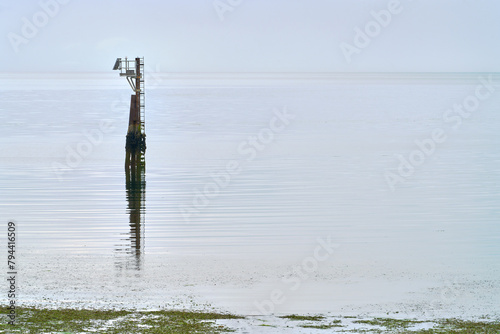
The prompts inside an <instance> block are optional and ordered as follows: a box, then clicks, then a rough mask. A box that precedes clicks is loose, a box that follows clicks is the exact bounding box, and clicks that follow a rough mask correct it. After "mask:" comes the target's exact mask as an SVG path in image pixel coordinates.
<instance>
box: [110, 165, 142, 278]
mask: <svg viewBox="0 0 500 334" xmlns="http://www.w3.org/2000/svg"><path fill="white" fill-rule="evenodd" d="M134 160H135V159H134ZM125 178H126V180H125V185H126V197H127V203H128V206H127V211H128V213H129V217H130V219H129V226H130V232H128V233H123V235H124V237H123V238H121V239H120V244H118V245H117V247H116V257H117V258H116V269H117V271H122V270H126V269H135V270H140V269H141V266H142V259H143V253H144V223H145V201H146V175H145V162H144V159H143V158H141V160H140V162H139V163H137V164H130V165H129V164H126V165H125Z"/></svg>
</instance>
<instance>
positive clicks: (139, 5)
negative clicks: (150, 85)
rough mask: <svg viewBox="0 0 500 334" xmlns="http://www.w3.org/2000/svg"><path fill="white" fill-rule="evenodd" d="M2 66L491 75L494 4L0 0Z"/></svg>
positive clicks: (499, 47) (496, 67) (496, 19)
mask: <svg viewBox="0 0 500 334" xmlns="http://www.w3.org/2000/svg"><path fill="white" fill-rule="evenodd" d="M0 32H1V42H0V50H1V53H0V55H1V60H2V61H1V62H0V71H109V70H111V67H112V66H113V63H114V61H115V59H116V58H117V57H124V56H129V57H135V56H144V57H145V59H146V64H147V65H149V66H150V67H151V68H154V69H156V70H159V71H162V72H269V71H271V72H283V71H285V72H335V71H473V72H478V71H484V72H491V71H500V1H499V0H413V1H412V0H399V1H398V0H161V1H160V0H141V1H131V0H41V1H36V0H0Z"/></svg>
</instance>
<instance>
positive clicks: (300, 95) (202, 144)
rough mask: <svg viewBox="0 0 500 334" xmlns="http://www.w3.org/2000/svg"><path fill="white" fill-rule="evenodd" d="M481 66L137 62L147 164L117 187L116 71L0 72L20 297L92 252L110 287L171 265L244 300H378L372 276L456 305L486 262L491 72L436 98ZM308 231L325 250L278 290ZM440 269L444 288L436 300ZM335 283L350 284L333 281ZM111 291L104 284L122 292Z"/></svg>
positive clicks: (34, 293) (310, 248)
mask: <svg viewBox="0 0 500 334" xmlns="http://www.w3.org/2000/svg"><path fill="white" fill-rule="evenodd" d="M488 75H489V74H442V75H439V74H419V75H416V74H401V75H376V74H371V75H344V76H342V75H331V76H328V75H300V76H298V75H297V76H292V75H283V76H280V77H275V76H272V75H262V76H258V75H252V76H250V75H241V76H237V75H220V76H216V75H213V76H209V75H185V76H183V75H167V74H155V73H153V74H150V75H149V77H147V78H146V110H147V114H146V133H147V146H148V148H147V151H146V171H145V174H144V176H143V177H144V179H143V186H142V187H139V188H137V187H135V188H133V189H131V188H130V187H128V188H127V185H126V182H125V181H126V179H125V171H124V165H123V162H124V156H125V154H124V153H125V152H124V144H125V131H126V127H127V121H128V101H129V95H130V90H129V88H128V86H127V83H126V82H125V80H121V78H115V77H114V73H109V74H108V73H105V74H102V73H82V74H59V75H45V76H41V75H38V74H23V75H19V74H2V75H1V76H0V79H1V81H0V87H1V88H2V91H1V97H2V102H3V103H2V106H1V107H0V122H1V124H2V135H1V136H2V137H3V140H2V142H1V144H0V159H1V163H0V179H1V187H0V189H1V192H0V212H1V214H0V217H1V219H2V220H3V221H4V222H5V223H7V221H8V220H14V221H15V222H16V223H17V224H18V236H19V241H18V250H19V253H20V254H21V255H22V257H21V259H20V261H21V262H20V268H21V269H20V277H21V283H20V284H22V285H21V294H20V298H21V299H22V300H23V299H24V300H25V301H26V302H28V301H32V302H37V301H38V302H40V301H41V296H42V295H44V294H43V293H42V291H45V290H46V289H45V287H46V286H47V285H49V281H50V279H49V278H48V277H46V280H45V281H44V278H43V277H45V276H44V275H41V273H42V272H44V271H46V270H51V269H50V268H51V266H54V267H55V268H61V267H66V268H73V269H72V270H73V274H75V275H79V277H81V279H82V280H85V279H90V276H88V273H85V271H88V268H90V267H92V268H93V269H92V270H93V272H94V273H96V272H99V271H102V272H101V274H102V275H104V276H103V277H107V278H106V279H107V280H108V281H112V280H113V279H116V277H121V279H123V281H120V282H121V283H120V284H121V285H120V286H121V287H122V288H123V289H125V287H127V286H130V285H133V284H137V282H136V281H135V278H133V277H136V276H135V275H142V276H141V277H142V278H143V279H144V280H145V281H147V282H150V283H151V284H153V283H152V282H155V281H156V279H158V278H159V277H164V278H165V280H166V281H165V282H164V285H162V284H161V283H157V282H155V284H156V285H155V287H154V288H151V287H148V286H144V287H143V289H142V290H141V291H143V293H144V291H147V290H148V289H149V290H151V291H154V292H155V293H158V294H159V295H161V294H162V291H163V290H162V289H167V287H169V288H168V289H170V288H171V287H172V284H174V285H176V284H177V285H178V286H177V285H176V286H177V287H176V289H177V290H176V291H177V295H178V296H181V295H188V294H192V295H194V296H196V298H199V299H200V300H203V301H204V302H206V303H210V304H212V305H215V306H221V307H226V308H229V309H235V310H242V311H243V312H247V313H252V310H251V309H252V307H253V308H255V307H254V306H252V305H254V300H253V299H255V296H253V297H252V296H251V295H252V294H254V295H255V294H258V293H261V294H262V295H263V296H266V295H269V291H271V290H272V288H271V287H272V286H279V285H281V286H282V289H284V290H287V296H289V299H290V301H289V302H287V303H279V305H275V306H276V311H283V312H285V311H295V310H300V311H308V310H311V311H312V310H315V311H320V312H321V311H324V312H326V311H330V310H333V309H335V307H337V308H338V307H340V308H342V307H344V306H345V305H350V304H355V305H358V306H359V307H360V309H362V308H361V306H360V305H364V306H366V305H368V304H374V303H377V301H378V302H379V303H382V302H384V303H385V302H386V300H385V299H386V298H385V297H384V296H385V295H386V294H387V293H386V292H391V293H393V294H395V296H396V297H395V298H391V300H390V301H387V302H391V303H394V305H396V304H395V303H399V304H401V303H403V302H406V303H412V302H414V301H415V302H416V301H417V300H418V301H419V302H421V303H424V302H429V301H434V300H435V299H436V298H437V299H439V300H440V301H441V302H443V300H446V303H448V304H449V305H448V306H450V307H451V305H454V306H456V308H457V309H460V306H461V304H460V303H466V304H467V303H469V302H468V299H467V298H472V299H473V300H475V299H474V298H475V297H474V294H476V292H477V291H476V290H474V289H477V286H478V283H477V282H486V281H487V282H489V283H488V284H490V283H491V282H497V283H498V277H500V276H499V275H498V273H499V272H498V269H499V265H498V263H500V262H499V261H498V260H499V258H500V246H499V241H500V224H499V223H498V221H499V218H500V209H499V206H498V203H500V201H499V200H500V191H499V190H500V189H499V188H500V183H499V180H500V168H499V166H500V150H499V147H500V135H499V132H498V128H499V126H500V119H499V116H498V111H499V110H498V106H499V105H500V85H499V84H498V83H499V82H500V78H499V77H498V76H497V75H493V76H492V77H491V80H492V81H493V84H492V87H493V89H494V91H493V93H492V94H491V95H490V96H489V97H488V98H486V99H484V100H482V101H480V104H479V105H478V106H477V108H475V110H474V111H473V112H472V113H471V115H470V116H468V118H465V117H461V123H460V125H459V126H457V128H456V129H455V128H454V127H453V126H454V125H457V124H458V123H457V122H458V121H457V118H455V119H454V120H453V121H448V122H447V121H446V120H445V119H444V118H443V115H445V114H446V111H447V110H448V109H450V108H453V106H454V104H457V103H463V101H464V99H466V98H467V97H469V96H473V95H474V94H475V92H476V89H477V87H478V86H479V85H482V82H481V81H480V78H481V77H482V78H487V77H488ZM122 81H123V82H122ZM481 92H487V90H486V89H483V90H482V91H481ZM287 113H288V115H289V116H288V118H286V117H287V116H286V115H287ZM278 115H279V116H278ZM283 115H285V116H283ZM449 115H451V114H449ZM453 115H454V116H455V117H457V115H458V114H456V113H455V114H453ZM103 120H104V121H105V122H106V123H105V124H104V123H102V122H103ZM434 129H441V132H442V137H443V138H444V136H446V139H445V140H444V141H443V142H441V143H435V146H434V148H433V149H432V153H431V154H430V155H423V157H424V158H423V161H422V163H421V164H420V165H419V166H415V169H414V172H413V174H412V175H411V176H409V177H404V179H405V182H404V183H398V184H396V185H395V186H394V189H393V190H392V189H391V187H390V186H389V184H388V182H387V180H386V173H387V172H388V171H391V172H393V173H397V169H398V166H399V163H400V162H399V160H398V156H397V155H402V156H403V157H405V158H406V159H407V160H408V159H409V157H410V155H411V154H412V153H413V152H414V151H415V150H417V149H418V146H417V145H416V144H415V141H416V140H417V141H423V140H428V139H429V138H432V132H433V130H434ZM259 136H260V137H259ZM252 138H253V139H252ZM228 164H229V166H228ZM318 238H321V239H322V240H326V239H328V238H330V239H331V240H332V243H335V246H336V248H335V252H334V253H333V254H332V255H331V256H329V257H328V259H327V260H325V261H316V262H318V263H317V265H318V267H317V268H312V269H311V270H312V274H311V275H308V277H307V278H304V279H301V280H300V283H301V286H300V288H299V289H297V290H293V291H288V290H289V287H290V286H289V285H287V284H284V283H283V282H282V281H281V279H282V277H284V276H287V275H292V276H293V274H290V270H291V269H290V268H292V267H293V266H294V265H300V264H301V263H304V262H303V261H305V259H307V258H308V257H309V258H310V257H311V256H313V254H314V250H315V248H316V247H317V246H318V242H319V241H318ZM2 240H3V239H2ZM2 242H3V241H2ZM41 259H46V260H47V261H46V262H45V263H40V261H42V262H44V261H43V260H41ZM56 260H57V262H58V264H57V265H55V264H51V263H53V262H54V261H56ZM306 262H307V261H306ZM75 263H79V266H78V268H75V267H72V265H74V264H75ZM96 263H97V264H98V263H101V264H102V266H99V265H97V264H96ZM148 263H149V265H148ZM35 264H36V265H35ZM153 264H154V265H153ZM167 264H171V265H172V266H169V265H167ZM174 264H175V265H174ZM209 264H210V265H209ZM96 266H97V267H96ZM161 268H163V269H161ZM172 268H175V270H174V271H175V273H171V272H170V270H173V269H172ZM23 275H24V276H23ZM68 275H70V274H69V273H67V274H61V275H60V277H59V279H56V281H57V282H58V283H57V284H56V286H54V291H53V293H52V294H51V295H50V298H51V300H53V301H57V300H62V299H71V300H73V299H74V300H75V301H78V300H79V299H80V300H82V299H84V297H82V296H80V297H78V298H77V297H74V298H72V297H68V296H71V293H75V292H74V291H70V290H71V289H69V288H68V286H70V285H71V284H70V283H69V282H71V280H72V278H71V277H70V276H68ZM169 275H171V276H169ZM386 275H387V278H385V276H386ZM249 276H251V278H250V277H249ZM23 277H24V279H23ZM113 277H114V278H113ZM167 277H169V278H170V279H171V280H170V281H168V278H167ZM51 279H53V278H51ZM73 279H74V278H73ZM148 280H149V281H148ZM183 280H186V281H188V282H189V283H186V284H188V285H187V286H189V288H188V287H186V286H184V285H183V283H182V281H183ZM395 281H398V282H399V283H400V284H399V283H398V284H399V285H398V284H391V283H390V282H395ZM450 281H453V282H454V283H452V284H454V285H455V286H459V288H457V291H460V292H456V293H455V294H454V297H453V298H451V297H450V298H445V299H443V298H442V296H441V295H443V293H442V291H443V286H446V285H447V284H448V285H449V282H450ZM176 282H177V283H176ZM217 282H222V283H221V284H222V287H221V286H220V284H219V286H218V287H217V288H215V285H217ZM405 282H406V283H405ZM83 283H84V284H83V285H85V284H87V283H85V282H83ZM88 284H89V286H90V283H88ZM169 284H170V285H169ZM309 285H310V287H309ZM23 286H24V288H23ZM183 286H184V288H183ZM234 286H237V289H236V290H232V289H234V288H235V287H234ZM346 286H350V287H351V288H352V289H358V290H357V291H365V292H363V293H361V295H360V296H358V297H356V296H354V295H353V294H352V293H351V294H349V295H345V292H343V291H342V290H345V289H344V288H345V287H346ZM360 286H364V288H360ZM497 286H498V285H497ZM191 287H193V288H191ZM212 287H213V288H214V290H213V291H210V290H211V289H212ZM342 287H344V288H342ZM472 287H475V288H472ZM108 288H109V287H108ZM95 289H96V288H95V287H93V288H90V287H89V288H88V294H89V295H90V296H91V295H92V294H93V293H95V294H99V293H101V292H102V291H100V290H95ZM219 289H220V290H219ZM359 289H361V290H359ZM363 289H364V290H363ZM391 289H394V290H391ZM49 290H50V289H49ZM73 290H75V289H73ZM76 290H77V289H76ZM347 290H349V288H347ZM373 290H377V291H382V293H381V294H377V293H373ZM23 291H24V294H23ZM214 291H215V292H214ZM228 291H229V292H228ZM235 291H236V292H235ZM256 291H258V293H257V292H256ZM317 291H321V292H317ZM353 291H354V290H353ZM472 291H476V292H475V293H472ZM481 291H483V290H481ZM490 291H492V292H490V293H492V294H493V296H498V295H495V294H499V291H498V289H496V290H491V289H490ZM483 292H484V293H485V294H486V293H487V289H486V288H484V291H483ZM169 293H171V291H170V292H169ZM169 293H165V296H170V294H169ZM151 294H152V295H153V294H154V293H151ZM119 295H120V294H119V293H117V292H116V291H115V290H112V292H110V293H109V296H108V297H109V301H110V302H111V301H114V302H123V301H124V300H125V301H128V302H130V298H132V299H133V298H136V297H137V296H135V295H133V296H132V297H129V299H127V298H125V299H123V300H122V298H121V297H119ZM152 295H151V296H149V297H148V298H150V299H147V298H145V299H144V303H143V304H144V306H145V307H147V304H148V300H152V299H154V296H152ZM415 295H417V296H418V297H416V296H415ZM44 296H45V295H44ZM458 296H460V298H459V297H458ZM45 297H47V296H45ZM2 298H4V297H3V296H2ZM47 298H48V297H47ZM85 298H90V299H92V297H88V296H87V297H85ZM262 298H264V297H262ZM412 298H413V299H414V300H412ZM464 298H465V299H464ZM477 298H478V299H479V296H477ZM333 299H335V300H333ZM392 299H394V300H392ZM291 300H293V302H291ZM498 300H500V298H498ZM364 306H363V307H364ZM483 306H484V307H483V308H482V309H481V310H483V311H484V312H483V313H495V312H498V310H499V309H498V303H496V304H495V303H492V302H488V304H484V305H483ZM366 307H367V308H366V309H363V310H365V311H366V310H370V308H369V307H368V306H366ZM372 309H374V308H372ZM375 309H376V308H375ZM353 312H355V309H354V311H353Z"/></svg>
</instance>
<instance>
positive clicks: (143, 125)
mask: <svg viewBox="0 0 500 334" xmlns="http://www.w3.org/2000/svg"><path fill="white" fill-rule="evenodd" d="M139 66H140V67H139V68H140V74H139V73H138V75H140V78H139V80H140V82H141V90H140V91H139V105H140V117H141V133H142V134H146V97H145V94H144V93H145V88H146V87H145V86H144V77H145V73H144V58H140V63H139Z"/></svg>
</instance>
